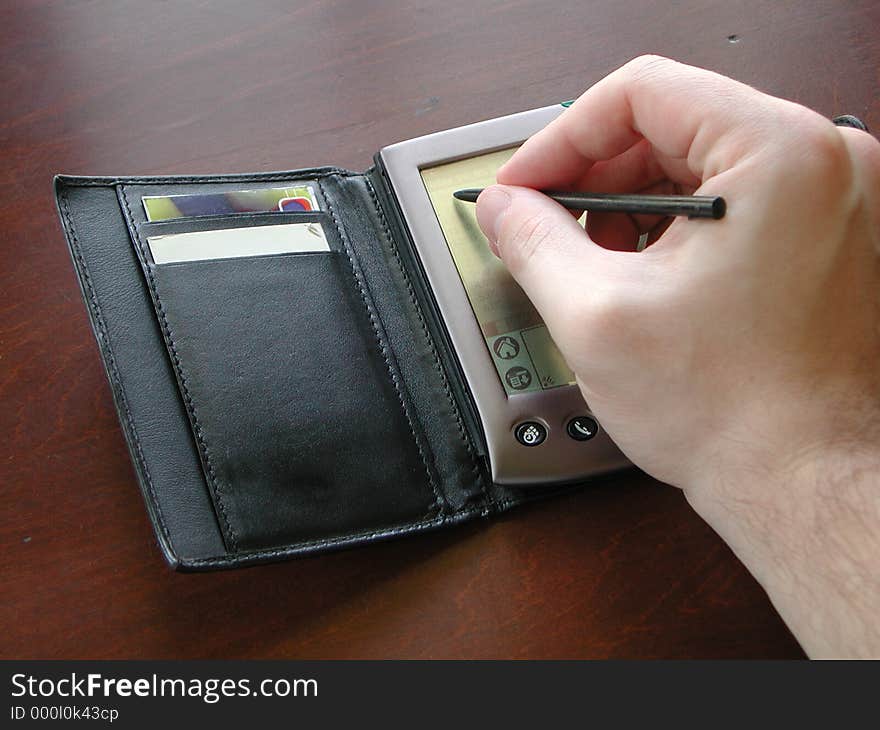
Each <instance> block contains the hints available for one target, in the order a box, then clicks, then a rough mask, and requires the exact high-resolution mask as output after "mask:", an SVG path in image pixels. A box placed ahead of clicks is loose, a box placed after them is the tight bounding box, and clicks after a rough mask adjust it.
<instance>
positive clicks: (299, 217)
mask: <svg viewBox="0 0 880 730" xmlns="http://www.w3.org/2000/svg"><path fill="white" fill-rule="evenodd" d="M332 226H333V224H332V222H330V221H329V219H328V218H327V216H326V214H324V213H295V214H285V213H268V214H267V213H260V214H255V215H245V216H241V215H239V214H235V215H234V216H233V217H229V216H226V215H224V216H218V217H212V218H210V219H209V220H203V219H186V220H181V221H167V222H165V221H163V222H157V223H146V224H142V225H141V226H140V227H138V228H137V233H138V234H139V236H140V238H141V240H143V241H145V242H146V244H147V245H146V250H145V255H148V257H149V259H150V260H151V261H152V262H153V263H155V264H161V265H164V266H168V265H170V264H172V263H179V262H181V261H210V260H220V259H227V258H237V257H245V258H247V257H252V256H277V255H288V254H307V253H320V252H322V251H326V250H332V249H333V241H335V237H334V235H333V228H332ZM328 231H329V233H328Z"/></svg>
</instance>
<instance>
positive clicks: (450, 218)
mask: <svg viewBox="0 0 880 730" xmlns="http://www.w3.org/2000/svg"><path fill="white" fill-rule="evenodd" d="M514 149H515V148H511V149H506V150H500V151H498V152H490V153H488V154H485V155H478V156H476V157H469V158H467V159H464V160H458V161H456V162H450V163H447V164H444V165H438V166H437V167H430V168H426V169H423V170H422V171H421V175H422V181H423V182H424V184H425V189H426V190H427V191H428V197H429V198H430V199H431V204H432V205H433V206H434V212H435V213H436V215H437V219H438V220H439V222H440V228H441V229H442V230H443V235H444V237H445V238H446V244H447V245H448V246H449V251H450V253H451V254H452V258H453V261H455V267H456V268H457V269H458V274H459V276H460V277H461V281H462V283H463V284H464V288H465V291H466V292H467V296H468V300H469V301H470V304H471V307H472V308H473V310H474V314H475V315H476V318H477V322H478V323H479V325H480V329H481V330H482V333H483V339H484V340H485V342H486V346H487V347H488V348H489V353H490V355H491V356H492V361H493V363H494V364H495V369H496V370H497V371H498V376H499V377H500V378H501V382H502V384H503V386H504V390H505V392H506V393H507V394H508V395H515V394H517V393H528V392H530V391H535V390H542V389H548V388H556V387H558V386H561V385H569V384H571V383H573V382H574V374H573V373H572V371H571V370H570V368H569V367H568V365H567V364H566V363H565V360H564V359H563V357H562V354H561V353H560V352H559V350H558V349H557V347H556V345H555V344H554V343H553V340H552V339H550V333H549V332H548V331H547V327H546V325H545V324H544V322H543V321H542V320H541V318H540V317H539V316H538V313H537V311H535V308H534V307H533V306H532V303H531V302H530V301H529V300H528V298H527V297H526V295H525V293H524V292H523V290H522V289H520V287H519V285H518V284H517V283H516V282H515V281H514V279H513V277H511V275H510V274H509V273H508V272H507V269H506V268H505V267H504V264H502V263H501V262H500V261H499V260H498V259H497V258H495V256H494V255H493V254H492V252H491V251H490V250H489V245H488V243H487V241H486V237H485V236H484V235H483V233H482V231H481V230H480V228H479V226H478V225H477V218H476V214H475V207H476V206H474V204H473V203H465V202H462V201H460V200H456V199H455V198H453V197H452V193H453V192H455V191H456V190H460V189H462V188H482V187H486V186H488V185H491V184H493V183H494V182H495V173H496V171H497V170H498V168H499V167H501V165H502V164H504V163H505V162H506V161H507V160H508V158H510V156H511V155H512V154H513V152H514Z"/></svg>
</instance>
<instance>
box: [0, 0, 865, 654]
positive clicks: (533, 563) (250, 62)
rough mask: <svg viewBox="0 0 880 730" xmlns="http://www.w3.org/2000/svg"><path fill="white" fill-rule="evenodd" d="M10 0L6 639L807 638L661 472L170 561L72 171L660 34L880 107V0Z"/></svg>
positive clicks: (751, 641)
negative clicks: (58, 191) (81, 271)
mask: <svg viewBox="0 0 880 730" xmlns="http://www.w3.org/2000/svg"><path fill="white" fill-rule="evenodd" d="M0 18H2V22H0V54H2V64H0V94H2V99H3V100H4V102H3V104H2V105H0V150H2V153H0V154H2V156H3V165H2V168H0V179H2V183H3V186H2V190H3V205H2V208H0V220H2V225H0V236H2V248H0V251H2V254H3V256H2V261H0V424H2V433H3V447H2V458H0V490H2V492H0V494H2V513H0V568H2V573H0V575H2V600H0V625H2V626H3V627H4V630H3V633H2V636H0V656H2V657H7V658H9V657H34V658H42V657H328V658H329V657H798V656H801V653H800V650H799V648H798V646H797V644H796V643H795V642H794V640H793V639H792V637H791V635H790V634H789V633H788V632H787V630H786V628H785V626H784V625H783V624H782V622H781V621H780V619H779V618H778V616H777V615H776V614H775V613H774V611H773V609H772V607H771V606H770V604H769V602H768V601H767V598H766V596H765V595H764V593H763V591H762V590H761V588H760V587H759V586H758V585H757V584H756V583H755V582H754V581H753V580H752V578H751V577H750V576H749V575H748V574H747V573H746V571H745V570H744V569H743V567H742V566H741V565H740V564H739V563H738V562H737V560H736V559H735V558H734V557H733V556H732V555H731V553H730V552H729V551H728V550H727V548H726V547H725V546H724V545H723V544H722V543H721V541H720V540H719V539H718V537H717V536H716V535H715V534H714V533H713V532H712V531H711V530H710V529H709V528H708V527H706V526H705V525H704V524H703V523H702V522H701V521H700V520H699V518H697V517H696V516H695V515H694V514H693V513H692V512H691V511H690V509H689V508H688V506H687V504H686V503H685V502H684V500H683V498H682V496H681V495H680V494H679V493H678V492H677V491H675V490H673V489H671V488H669V487H666V486H664V485H661V484H658V483H656V482H654V481H653V480H651V479H650V478H648V477H646V476H644V475H641V474H639V473H637V472H630V473H626V474H622V475H619V476H616V477H614V478H612V479H610V480H606V481H604V482H603V483H601V484H599V485H597V486H596V487H595V488H592V489H589V490H586V491H584V492H582V493H579V494H577V495H573V496H568V497H565V498H561V499H556V500H553V501H552V502H546V503H543V504H539V505H535V506H532V507H528V508H523V509H519V510H517V511H515V512H514V513H513V514H510V515H509V516H507V517H505V518H503V519H500V520H497V521H494V522H491V523H482V524H474V525H468V526H464V527H461V528H457V529H453V530H450V531H447V532H446V533H443V534H434V535H426V536H421V537H416V538H411V539H406V540H400V541H397V542H393V543H387V544H382V545H378V546H374V547H370V548H365V549H359V550H353V551H349V552H345V553H339V554H334V555H327V556H321V557H315V558H310V559H305V560H299V561H295V562H291V563H286V564H281V565H274V566H267V567H261V568H252V569H248V570H241V571H236V572H232V573H222V574H209V575H176V574H173V573H172V572H170V571H169V570H168V569H167V568H166V567H165V565H164V563H163V561H162V559H161V557H160V556H159V553H158V550H157V548H156V547H155V545H154V541H153V536H152V534H151V532H150V529H149V526H148V523H147V518H146V514H145V512H144V509H143V506H142V504H141V500H140V497H139V496H138V492H137V488H136V485H135V481H134V476H133V472H132V468H131V466H130V464H129V460H128V456H127V453H126V450H125V447H124V444H123V440H122V436H121V434H120V431H119V427H118V425H117V422H116V417H115V414H114V412H113V408H112V404H111V399H110V394H109V390H108V386H107V384H106V382H105V379H104V375H103V372H102V370H101V366H100V362H99V358H98V353H97V348H96V346H95V344H94V342H93V339H92V335H91V332H90V331H89V326H88V322H87V319H86V315H85V310H84V307H83V305H82V302H81V300H80V295H79V291H78V289H77V285H76V281H75V278H74V275H73V271H72V267H71V264H70V261H69V259H68V254H67V251H66V248H65V245H64V242H63V238H62V235H61V232H60V228H59V225H58V222H57V220H56V215H55V211H54V204H53V201H52V197H51V176H52V174H53V173H56V172H70V173H83V174H114V173H131V174H150V173H185V172H204V173H220V172H231V171H256V170H275V169H289V168H293V167H302V166H309V165H315V164H338V165H341V166H347V167H351V168H355V169H364V168H366V167H367V166H368V165H369V164H370V158H371V156H372V154H373V153H374V152H375V151H376V150H377V149H379V148H380V147H381V146H383V145H385V144H389V143H391V142H394V141H398V140H402V139H406V138H408V137H412V136H416V135H420V134H425V133H427V132H431V131H436V130H439V129H443V128H447V127H450V126H455V125H459V124H463V123H467V122H472V121H477V120H480V119H484V118H489V117H494V116H498V115H501V114H506V113H511V112H515V111H519V110H522V109H528V108H532V107H537V106H541V105H545V104H548V103H553V102H555V101H558V100H562V99H568V98H571V97H574V96H576V95H577V94H578V93H579V92H580V91H581V90H583V89H584V88H585V87H586V86H588V85H589V84H591V83H592V82H594V81H596V80H597V79H599V78H600V77H601V76H602V75H604V74H605V73H606V72H608V71H609V70H611V69H612V68H614V67H616V66H618V65H620V64H621V63H623V62H625V61H626V60H628V59H629V58H631V57H632V56H635V55H638V54H639V53H643V52H649V51H650V52H658V53H663V54H666V55H670V56H673V57H676V58H679V59H681V60H684V61H688V62H691V63H696V64H699V65H704V66H708V67H711V68H714V69H717V70H719V71H721V72H723V73H726V74H729V75H732V76H735V77H737V78H739V79H742V80H744V81H746V82H748V83H751V84H754V85H756V86H758V87H760V88H762V89H765V90H767V91H770V92H772V93H775V94H779V95H782V96H786V97H789V98H792V99H796V100H798V101H801V102H803V103H805V104H808V105H810V106H813V107H815V108H816V109H818V110H819V111H821V112H823V113H824V114H827V115H832V114H836V113H841V112H849V113H853V114H857V115H859V116H861V117H862V118H863V119H865V120H866V121H867V122H868V123H869V124H871V125H873V126H874V127H875V128H878V127H880V94H878V93H877V92H878V72H877V69H878V68H880V39H878V36H877V33H876V30H877V28H878V27H880V6H878V5H877V3H876V2H875V0H861V1H856V0H853V1H851V2H835V3H829V2H818V1H816V0H813V1H809V2H806V1H805V2H799V3H777V2H769V1H768V2H752V1H748V2H736V3H730V2H727V1H726V0H725V1H722V0H716V1H712V2H709V1H706V2H699V3H696V2H695V3H684V2H679V3H656V2H651V1H649V0H637V1H636V0H634V1H632V2H627V3H617V2H610V1H608V0H602V1H600V2H592V3H584V2H578V1H575V0H567V1H564V2H562V1H558V2H555V3H552V4H549V3H536V2H483V1H475V0H445V1H444V2H442V3H439V2H413V3H406V4H403V3H392V2H356V1H355V0H338V1H331V0H320V1H316V2H305V3H297V2H291V1H290V0H287V1H285V2H281V1H278V2H262V3H245V2H241V0H238V1H237V2H234V1H229V0H224V1H222V2H220V1H216V2H211V3H189V2H176V3H161V4H157V3H145V2H142V1H141V0H136V1H129V0H126V1H124V2H123V1H119V0H93V1H92V2H88V3H83V2H55V1H52V2H50V1H48V0H42V1H41V0H31V1H28V2H25V1H24V0H22V1H21V2H16V3H7V4H5V5H4V7H3V9H2V10H0ZM660 427H662V424H660Z"/></svg>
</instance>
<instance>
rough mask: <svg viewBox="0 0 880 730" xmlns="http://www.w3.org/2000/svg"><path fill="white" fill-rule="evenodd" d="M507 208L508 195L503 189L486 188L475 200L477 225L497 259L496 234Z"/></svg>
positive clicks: (508, 203) (508, 204) (508, 202)
mask: <svg viewBox="0 0 880 730" xmlns="http://www.w3.org/2000/svg"><path fill="white" fill-rule="evenodd" d="M509 206H510V194H509V193H508V192H507V191H506V190H505V189H504V188H499V187H496V186H492V187H489V188H486V189H485V190H484V191H483V192H482V193H480V197H479V198H477V223H479V224H480V228H481V229H482V231H483V233H484V234H485V236H486V238H487V239H488V241H489V248H491V249H492V253H494V254H495V255H496V256H499V257H500V254H499V253H498V233H499V231H500V230H501V222H502V221H503V220H504V214H505V213H506V212H507V208H508V207H509Z"/></svg>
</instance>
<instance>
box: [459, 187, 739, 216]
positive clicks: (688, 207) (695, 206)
mask: <svg viewBox="0 0 880 730" xmlns="http://www.w3.org/2000/svg"><path fill="white" fill-rule="evenodd" d="M481 192H483V188H467V189H466V190H456V191H455V192H454V193H453V195H454V196H455V197H456V198H457V199H458V200H463V201H465V202H466V203H476V202H477V197H478V196H479V194H480V193H481ZM543 192H544V195H546V196H547V197H548V198H551V199H553V200H555V201H556V202H557V203H559V204H560V205H564V206H565V207H566V208H568V209H569V210H588V211H589V210H592V211H602V212H605V213H643V214H646V215H686V216H687V217H688V218H713V219H714V220H718V219H719V218H723V217H724V213H725V212H726V211H727V204H726V203H725V202H724V198H721V197H717V196H715V197H710V196H706V195H615V194H612V193H565V192H556V191H550V190H547V191H543Z"/></svg>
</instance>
